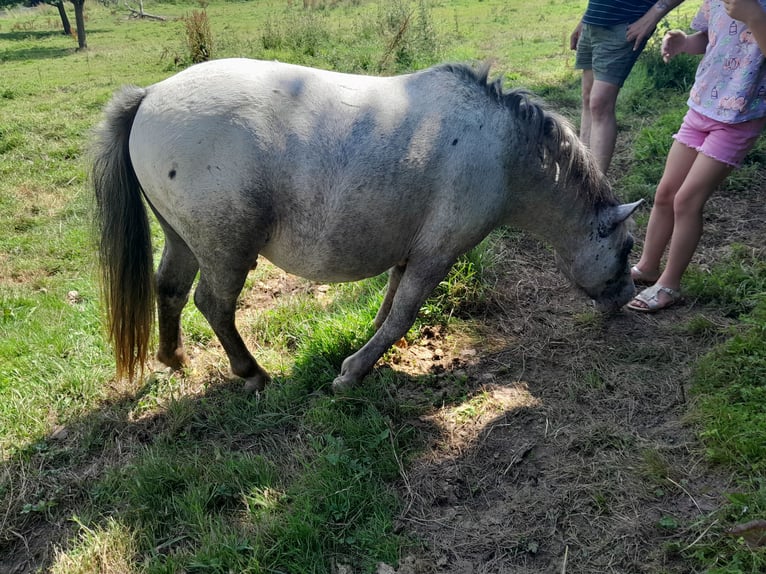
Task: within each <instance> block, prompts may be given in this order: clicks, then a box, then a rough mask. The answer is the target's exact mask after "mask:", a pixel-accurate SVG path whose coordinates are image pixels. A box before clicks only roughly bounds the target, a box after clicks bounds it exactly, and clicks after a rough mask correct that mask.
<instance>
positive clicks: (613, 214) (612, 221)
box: [598, 199, 644, 237]
mask: <svg viewBox="0 0 766 574" xmlns="http://www.w3.org/2000/svg"><path fill="white" fill-rule="evenodd" d="M643 202H644V200H643V199H639V200H638V201H634V202H633V203H623V204H622V205H614V206H611V207H607V208H606V209H605V210H604V211H603V212H602V214H601V219H600V222H599V226H598V234H599V235H600V236H601V237H606V236H607V235H609V234H610V233H612V231H614V229H615V228H616V227H617V226H618V225H620V224H621V223H622V222H624V221H625V220H626V219H628V217H630V216H631V215H633V212H634V211H636V209H638V206H639V205H641V204H642V203H643Z"/></svg>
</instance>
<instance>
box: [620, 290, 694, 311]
mask: <svg viewBox="0 0 766 574" xmlns="http://www.w3.org/2000/svg"><path fill="white" fill-rule="evenodd" d="M679 299H681V292H680V291H678V290H676V289H671V288H670V287H665V286H663V285H660V284H659V283H655V284H654V285H653V286H652V287H647V288H646V289H644V290H643V291H641V293H639V294H638V295H636V296H635V297H634V298H633V300H632V301H631V302H630V303H628V309H632V310H633V311H641V312H644V313H654V312H656V311H661V310H662V309H667V308H668V307H671V306H672V305H675V304H676V303H678V300H679Z"/></svg>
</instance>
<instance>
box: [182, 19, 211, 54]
mask: <svg viewBox="0 0 766 574" xmlns="http://www.w3.org/2000/svg"><path fill="white" fill-rule="evenodd" d="M184 25H185V27H186V47H187V49H188V51H189V59H190V61H191V63H192V64H199V63H200V62H206V61H207V60H210V59H211V58H212V56H213V33H212V32H211V31H210V20H209V19H208V17H207V12H206V11H205V10H192V13H191V14H189V15H187V16H185V17H184Z"/></svg>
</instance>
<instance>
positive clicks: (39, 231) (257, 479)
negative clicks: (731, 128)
mask: <svg viewBox="0 0 766 574" xmlns="http://www.w3.org/2000/svg"><path fill="white" fill-rule="evenodd" d="M318 4H319V6H318V8H316V9H315V10H310V11H306V10H303V8H302V2H292V3H290V2H287V0H284V1H281V0H270V1H258V2H222V1H219V2H214V3H210V4H207V5H206V6H204V8H205V11H206V13H207V15H208V18H209V21H210V26H211V34H212V36H213V40H214V43H213V48H212V49H213V54H212V55H213V57H226V56H247V57H255V58H264V59H281V60H286V61H291V62H296V63H302V64H308V65H314V66H319V67H327V68H333V69H338V70H343V71H349V72H364V73H373V74H391V73H399V72H406V71H410V70H413V69H418V68H421V67H424V66H427V65H430V64H432V63H434V62H437V61H441V60H474V61H479V60H484V59H488V58H489V59H493V60H494V62H495V65H494V68H493V69H494V70H495V73H497V74H501V73H502V74H503V75H504V77H505V78H506V80H507V83H508V84H509V85H517V84H525V85H526V86H527V87H531V88H533V89H535V90H536V91H538V92H539V93H540V94H542V95H543V96H544V97H546V98H547V99H548V100H549V101H551V102H555V103H556V104H557V105H560V107H561V108H562V109H563V110H564V111H565V112H566V113H568V114H569V115H570V116H571V117H576V115H577V107H578V105H579V87H578V83H577V81H576V79H577V75H576V74H575V73H574V72H573V71H572V69H571V68H572V62H573V54H572V53H571V52H570V51H569V48H568V43H569V40H568V38H569V33H570V32H571V29H572V27H573V23H574V22H576V20H577V18H578V17H579V16H580V14H581V11H582V8H583V4H584V2H581V1H579V0H578V1H575V0H547V1H545V2H542V3H540V5H539V7H537V9H536V10H535V11H529V10H528V6H527V5H525V4H524V3H522V2H520V1H508V0H485V1H478V2H476V1H457V0H455V1H441V2H432V3H425V2H421V1H414V2H403V1H400V0H395V1H392V2H384V3H377V2H366V1H358V0H357V1H351V0H349V1H346V2H335V3H331V2H324V3H322V2H320V3H318ZM687 4H689V6H686V4H685V5H684V11H683V14H685V15H687V16H688V14H689V13H690V12H692V11H693V9H694V8H692V7H691V4H693V3H687ZM144 7H145V9H146V11H147V12H149V13H152V14H159V15H163V16H166V17H167V18H168V19H167V20H166V21H164V22H155V21H138V20H130V19H127V18H126V17H125V12H124V11H123V9H122V8H121V7H120V6H117V5H114V6H113V7H111V8H107V7H105V6H103V5H101V4H98V3H95V2H93V3H88V4H86V14H87V16H88V20H87V24H86V27H87V30H88V44H89V46H90V49H89V50H87V51H84V52H78V51H76V50H75V47H76V43H75V42H74V40H73V39H72V38H69V37H64V36H62V35H60V34H59V33H58V27H59V23H58V19H57V18H58V16H57V15H56V13H55V10H54V9H53V8H51V7H40V8H38V9H35V10H32V11H21V10H12V11H11V12H10V14H9V15H6V16H4V17H2V18H0V74H1V76H2V82H1V85H0V457H2V461H3V471H2V473H0V500H2V504H0V531H2V532H3V535H2V537H0V552H2V551H3V550H4V548H6V547H7V545H8V544H10V543H12V542H14V541H15V540H16V538H15V537H14V536H9V535H7V534H6V533H8V532H21V533H24V535H26V534H27V533H44V534H47V535H49V536H50V541H51V542H52V543H54V544H56V545H57V547H58V553H57V554H56V555H55V557H54V558H53V559H52V561H51V571H53V572H61V573H67V574H70V573H76V572H83V573H86V572H99V571H100V572H182V571H183V572H222V573H223V572H230V571H233V572H276V571H282V572H317V573H318V572H329V571H331V567H332V564H333V563H336V564H348V565H353V567H355V568H357V569H358V570H359V571H373V570H374V565H375V563H376V562H378V561H384V562H387V563H389V564H393V563H395V562H396V561H397V559H398V558H399V557H400V556H401V555H402V554H403V553H404V552H405V551H406V549H407V548H409V547H410V545H413V544H416V543H417V541H412V540H408V539H406V538H405V537H404V536H403V535H401V534H399V533H398V531H397V530H396V529H395V528H394V520H395V517H396V516H397V513H398V511H399V505H400V501H399V499H398V497H397V495H396V492H395V488H394V484H395V483H396V481H397V480H398V479H399V477H400V472H401V471H402V469H403V468H406V465H407V463H408V461H409V459H410V458H411V457H412V456H414V455H415V454H416V453H417V452H418V449H419V448H420V447H421V444H420V441H421V438H420V437H419V436H418V433H417V432H416V431H415V430H414V429H412V428H411V427H409V426H408V425H406V424H405V422H404V421H406V420H407V417H411V416H413V414H417V413H418V412H421V410H422V409H424V408H425V407H423V406H420V405H414V406H413V405H411V404H400V403H398V402H397V401H395V400H394V399H393V398H392V397H391V396H390V395H389V394H388V393H387V392H386V388H387V387H388V386H390V384H391V383H392V382H393V381H394V380H395V379H396V377H398V376H401V375H397V374H396V373H394V372H392V371H388V370H385V369H383V370H380V371H378V372H376V373H374V374H373V375H372V376H370V377H368V378H367V379H366V380H365V382H364V384H363V385H361V386H360V388H358V389H355V390H353V391H352V392H351V393H350V394H349V395H347V396H344V397H333V396H329V395H328V394H327V393H326V392H325V391H326V390H327V388H328V385H329V383H330V382H331V381H332V378H333V377H334V376H335V374H336V373H337V370H338V367H339V365H340V362H341V361H342V359H343V358H344V357H345V356H346V355H347V354H348V353H349V352H350V351H351V350H352V349H356V348H358V346H359V345H360V343H361V342H362V341H364V340H365V338H366V337H367V336H369V334H370V329H371V326H370V325H371V321H372V318H373V317H374V314H375V311H376V305H377V303H378V301H379V300H380V297H381V296H382V289H383V285H384V281H383V279H382V278H376V279H373V280H370V281H367V282H363V283H361V284H358V285H352V286H342V287H337V288H335V287H334V288H332V289H331V290H330V292H329V302H327V303H319V302H318V301H317V300H316V299H313V298H307V297H294V298H291V299H290V300H288V301H284V302H282V303H280V304H278V305H276V306H274V307H273V308H271V309H269V310H266V311H261V312H259V313H257V314H254V315H253V316H252V317H251V320H250V321H248V323H247V327H246V328H245V329H243V331H244V335H245V336H246V337H247V338H248V339H250V340H254V341H258V345H260V346H261V347H262V348H261V349H254V350H256V351H258V354H259V357H262V358H263V363H264V365H265V366H266V367H267V368H268V369H269V370H270V372H272V373H273V374H274V375H275V381H274V384H273V385H272V387H270V388H269V390H268V392H267V393H264V394H263V396H261V397H260V398H256V397H254V396H244V397H243V396H242V394H241V392H240V391H239V388H238V385H237V384H236V383H233V382H230V381H228V380H227V379H226V377H225V376H223V375H221V372H222V371H223V372H225V371H226V369H227V363H226V360H225V357H224V356H223V354H222V352H221V351H220V348H217V347H216V341H215V337H214V336H213V334H212V331H211V330H210V328H209V326H208V325H207V323H206V322H205V321H204V319H203V318H202V317H201V315H200V314H199V312H198V311H197V310H196V309H195V308H194V307H193V306H191V305H190V306H189V307H188V308H187V309H186V310H185V312H184V327H185V330H186V337H187V341H188V343H189V344H190V345H191V347H192V348H193V349H194V350H195V351H196V352H197V353H198V356H197V357H196V358H195V364H194V366H193V367H192V369H191V370H190V372H189V373H186V375H187V376H179V375H175V374H169V373H166V372H157V373H153V374H152V375H151V376H150V377H148V378H147V379H146V380H144V381H143V382H142V383H141V384H140V385H132V386H131V385H127V384H126V383H125V382H124V381H114V380H113V379H112V372H113V362H112V358H111V353H110V350H109V349H108V348H107V346H106V344H105V340H104V337H103V333H102V326H101V318H100V312H101V311H100V303H99V299H98V296H99V293H98V287H97V284H96V281H95V270H94V248H93V244H92V240H91V235H90V230H89V221H90V215H89V213H90V208H91V199H90V191H89V188H88V184H87V177H86V161H85V160H86V152H87V143H88V139H89V133H90V130H91V128H92V127H93V125H95V123H96V121H97V119H98V117H99V114H100V111H101V109H102V107H103V105H104V104H105V103H106V101H107V100H108V98H109V96H110V95H111V93H112V92H113V91H114V89H116V88H117V87H118V86H119V85H121V84H124V83H136V84H140V85H146V84H149V83H152V82H155V81H158V80H160V79H162V78H164V77H167V76H168V75H170V74H172V73H174V72H176V71H178V70H180V69H182V68H183V67H185V66H186V65H187V64H188V63H189V61H190V59H191V57H192V55H191V54H189V53H188V48H187V47H186V32H185V24H184V20H183V18H184V17H185V16H187V15H188V14H190V13H191V12H192V11H193V10H199V9H201V8H202V7H203V5H202V4H201V3H199V4H198V3H194V2H180V1H179V2H146V3H145V5H144ZM530 14H533V15H534V16H533V18H531V19H530V18H529V15H530ZM687 16H684V17H687ZM652 58H655V60H652ZM655 63H656V53H652V52H651V51H650V52H648V53H647V55H646V56H645V57H642V63H641V64H640V66H639V68H638V69H637V71H636V74H635V75H634V76H632V77H631V80H630V82H629V84H628V85H626V88H625V90H624V92H623V95H622V96H621V100H620V104H619V109H620V110H621V111H620V114H621V115H620V118H619V119H620V124H621V126H622V127H623V128H624V129H626V130H630V131H631V133H633V134H635V142H636V145H635V152H634V154H635V156H634V157H633V158H632V161H631V169H630V170H628V171H627V172H626V174H625V175H624V176H623V177H622V178H621V179H620V180H619V181H618V189H619V190H620V192H621V193H622V194H623V198H624V199H625V200H632V199H637V198H639V197H646V198H650V197H651V193H652V191H653V185H654V184H656V181H657V179H658V177H659V176H658V174H659V171H661V168H662V161H663V160H664V155H665V153H666V151H667V146H668V145H669V137H670V134H671V133H672V130H673V129H675V128H676V127H677V125H678V123H679V121H680V115H681V114H682V113H683V102H684V101H685V94H684V93H683V92H684V91H685V90H686V83H685V82H688V79H685V78H688V73H689V69H690V66H691V68H693V64H690V63H689V62H688V61H687V62H683V61H681V62H679V64H678V69H676V70H673V71H672V73H670V74H664V75H662V74H659V73H658V72H657V70H658V67H657V66H655ZM665 71H667V70H665ZM647 94H651V95H650V96H647ZM763 145H766V144H759V146H758V147H756V149H755V150H753V152H752V153H751V154H750V156H749V160H748V165H747V166H746V167H745V168H744V169H743V170H741V171H740V172H738V173H737V174H736V176H735V177H733V178H732V179H731V181H730V182H729V184H728V185H730V186H732V187H731V189H738V188H739V187H742V188H743V189H744V188H746V187H749V186H753V185H754V182H760V179H759V178H760V177H762V176H761V175H760V174H759V172H761V171H762V165H763V163H764V161H765V160H766V154H764V149H766V148H763V147H762V146H763ZM658 170H659V171H658ZM156 247H157V249H159V246H156ZM492 264H493V256H492V250H491V243H490V244H485V245H482V246H481V247H480V248H478V249H477V250H476V251H474V252H472V253H471V254H469V255H468V256H466V257H465V258H463V259H462V260H461V261H460V263H459V265H458V266H456V269H455V270H454V271H453V273H452V274H451V275H450V276H449V277H448V278H446V279H445V281H444V282H443V283H442V284H441V285H440V286H439V288H438V289H437V291H436V293H435V295H434V297H433V298H432V299H431V300H429V302H428V303H427V304H426V306H425V307H424V312H423V315H422V316H423V318H424V321H427V322H428V323H431V324H432V323H448V322H449V321H451V320H455V319H454V318H455V317H457V318H460V317H462V316H465V315H468V314H470V312H471V311H472V309H473V308H472V305H476V304H480V303H481V301H482V300H483V298H484V297H486V296H487V293H488V291H489V289H491V285H490V284H489V282H488V276H489V275H490V270H491V267H492ZM259 273H260V271H259ZM265 273H266V274H268V271H266V272H265ZM765 273H766V272H765V271H764V267H763V261H762V260H761V259H758V258H757V257H753V256H751V254H749V253H747V252H746V251H744V250H737V249H736V248H735V249H734V251H733V257H732V259H731V261H729V262H728V263H727V264H726V265H723V266H721V267H720V268H716V269H714V270H713V271H712V272H711V273H706V274H701V273H699V272H697V271H696V270H691V272H690V274H689V278H688V280H687V283H686V284H685V288H687V291H688V293H689V294H690V295H692V296H696V297H699V298H701V299H702V298H704V300H705V301H707V302H708V303H711V304H714V305H717V306H719V307H720V308H722V309H725V310H726V312H727V313H729V314H730V316H732V317H735V318H737V319H738V322H737V327H736V332H734V333H732V335H731V337H730V339H729V340H728V341H727V342H726V343H725V344H724V345H723V346H721V347H720V348H719V349H717V350H715V351H714V352H713V353H711V354H710V355H709V356H707V357H705V358H704V359H703V360H702V361H701V363H700V365H699V366H698V368H697V370H696V373H695V407H694V411H693V412H692V413H690V419H691V420H692V421H693V422H694V424H696V425H697V427H698V429H699V436H700V440H701V442H702V444H703V445H704V448H705V449H706V452H707V454H708V459H709V461H710V462H711V464H715V465H719V466H720V467H722V468H724V469H729V470H730V471H731V472H732V473H733V474H735V475H736V477H737V479H736V484H737V489H736V491H733V492H731V493H729V504H728V505H727V506H726V507H725V508H722V509H721V510H719V511H717V512H715V513H712V514H710V515H708V516H706V517H705V518H704V519H703V520H701V521H700V522H699V523H698V524H694V525H690V526H689V527H690V528H697V529H698V530H699V532H700V533H702V532H704V531H705V529H706V528H712V529H713V530H716V529H718V530H719V531H721V532H723V530H724V528H726V527H728V526H731V525H733V524H736V523H741V522H742V521H744V520H746V519H748V518H751V517H759V516H760V517H763V516H764V513H766V490H765V489H766V487H765V486H764V483H763V478H762V477H763V475H764V471H766V469H765V468H764V461H766V452H764V441H763V440H762V438H763V424H764V423H763V421H764V419H765V418H766V417H765V415H766V413H764V406H763V405H764V404H766V402H764V399H766V397H765V396H764V386H763V385H764V381H766V377H765V376H764V375H766V372H764V364H766V349H765V348H764V346H765V345H766V343H764V340H766V337H764V335H765V333H764V323H765V322H766V308H765V307H764V305H766V303H765V302H764V297H763V293H764V291H765V290H764V282H766V277H765V276H764V274H765ZM708 328H709V326H708V325H705V324H700V323H698V324H695V325H690V326H688V329H689V330H694V331H695V332H704V331H705V330H706V329H708ZM411 336H412V337H415V336H417V335H415V334H412V333H411ZM203 359H204V360H203ZM583 377H584V380H583V381H582V384H584V385H587V386H590V387H600V386H601V385H602V384H603V382H602V380H601V378H600V375H599V373H598V372H597V371H595V370H594V371H591V372H587V373H585V374H584V375H583ZM423 382H424V385H423V386H424V387H425V388H424V393H427V392H428V389H427V387H428V382H429V381H428V378H427V377H424V378H423ZM450 399H451V400H453V399H454V401H455V402H457V403H461V406H460V408H459V409H458V411H457V413H458V415H459V416H461V417H466V418H470V417H472V416H476V414H477V413H480V412H481V409H482V408H483V407H482V401H483V400H485V398H484V397H482V396H481V395H479V396H477V397H470V396H467V393H462V394H461V395H460V396H455V397H450ZM462 401H464V402H462ZM608 438H609V437H608ZM647 457H648V458H647V460H648V463H647V465H648V466H653V467H656V466H659V465H660V462H662V466H663V470H662V472H661V471H659V470H658V471H656V472H655V474H658V475H660V474H662V473H663V472H664V465H665V464H666V462H663V461H660V462H658V461H657V460H653V459H651V455H647ZM600 496H601V495H598V497H600ZM598 500H599V501H600V500H601V498H599V499H598ZM597 502H598V501H597ZM602 502H603V501H602ZM598 503H599V504H601V502H598ZM666 526H669V524H668V523H667V521H666ZM672 526H674V527H678V526H679V525H678V524H674V525H672ZM705 540H709V538H706V539H705ZM46 543H47V542H46ZM676 550H678V551H683V553H684V554H685V556H686V557H687V558H688V560H689V561H690V564H695V565H697V566H699V567H700V568H705V567H709V568H710V570H709V571H711V572H727V573H728V572H732V573H733V572H758V571H762V570H763V567H764V564H766V558H764V555H763V551H762V550H756V551H753V550H751V549H749V548H748V547H747V546H746V545H745V544H744V543H743V542H742V541H741V540H738V539H736V538H727V537H725V536H721V537H718V538H717V539H715V541H714V542H711V543H707V542H706V543H705V544H704V545H703V544H698V545H695V546H694V547H692V548H691V549H686V550H684V549H681V548H678V549H676Z"/></svg>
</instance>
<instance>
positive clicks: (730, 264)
mask: <svg viewBox="0 0 766 574" xmlns="http://www.w3.org/2000/svg"><path fill="white" fill-rule="evenodd" d="M684 290H685V291H686V293H687V296H692V297H696V298H697V299H698V300H699V301H700V302H702V303H707V304H712V305H716V306H718V307H721V308H722V309H723V310H724V312H725V313H726V314H727V315H728V316H730V317H735V318H736V317H739V316H740V315H742V314H746V313H749V312H750V311H752V310H753V309H755V307H756V306H757V305H759V304H761V305H762V304H763V303H764V293H766V260H764V258H763V255H762V254H760V253H759V252H757V251H755V250H753V249H752V248H748V247H746V246H744V245H738V244H734V245H732V246H731V252H730V254H729V257H728V258H726V259H725V260H723V261H722V262H721V263H718V264H716V265H714V266H713V267H712V268H711V269H710V270H709V271H708V272H705V271H703V270H701V269H699V268H690V269H689V271H688V273H687V274H686V276H685V277H684Z"/></svg>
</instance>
